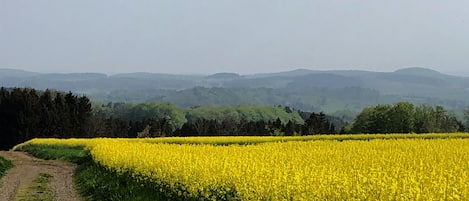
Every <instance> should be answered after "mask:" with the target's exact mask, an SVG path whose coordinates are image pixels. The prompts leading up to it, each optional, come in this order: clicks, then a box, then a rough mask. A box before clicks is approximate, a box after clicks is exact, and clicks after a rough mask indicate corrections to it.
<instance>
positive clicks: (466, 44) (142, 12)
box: [0, 0, 469, 74]
mask: <svg viewBox="0 0 469 201" xmlns="http://www.w3.org/2000/svg"><path fill="white" fill-rule="evenodd" d="M468 9H469V1H467V0H447V1H443V0H290V1H289V0H281V1H280V0H185V1H181V0H167V1H160V0H148V1H143V0H132V1H129V0H47V1H38V0H0V68H19V69H24V70H31V71H40V72H90V71H91V72H105V73H119V72H136V71H147V72H157V73H201V74H207V73H214V72H238V73H242V74H250V73H258V72H277V71H285V70H292V69H296V68H306V69H320V70H326V69H362V70H373V71H394V70H396V69H399V68H403V67H411V66H421V67H428V68H432V69H435V70H439V71H443V72H463V71H464V72H468V71H469V12H468Z"/></svg>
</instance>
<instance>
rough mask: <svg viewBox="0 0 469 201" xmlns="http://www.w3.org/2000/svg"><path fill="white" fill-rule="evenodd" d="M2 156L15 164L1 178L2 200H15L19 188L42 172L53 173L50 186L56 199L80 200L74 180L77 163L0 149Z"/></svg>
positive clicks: (0, 192)
mask: <svg viewBox="0 0 469 201" xmlns="http://www.w3.org/2000/svg"><path fill="white" fill-rule="evenodd" d="M0 156H2V157H4V158H6V159H8V160H10V161H12V162H13V164H15V167H14V168H12V169H10V170H8V171H7V172H6V175H5V176H4V177H3V178H2V179H1V180H0V201H12V200H14V198H15V195H16V192H17V190H18V188H19V187H20V186H25V185H29V184H31V182H33V180H34V179H36V178H37V177H38V176H39V174H40V173H46V174H50V175H52V180H51V182H50V183H49V186H50V188H51V190H52V192H53V194H54V200H58V201H78V200H80V199H79V196H78V194H77V193H76V191H75V189H74V185H73V180H72V175H73V172H74V171H75V168H76V165H75V164H73V163H67V162H61V161H48V160H41V159H37V158H35V157H33V156H31V155H29V154H27V153H24V152H14V151H0Z"/></svg>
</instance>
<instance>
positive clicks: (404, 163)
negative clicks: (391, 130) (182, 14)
mask: <svg viewBox="0 0 469 201" xmlns="http://www.w3.org/2000/svg"><path fill="white" fill-rule="evenodd" d="M468 137H469V135H468V134H425V135H411V134H407V135H342V136H338V135H329V136H308V137H207V138H153V139H150V138H148V139H106V138H97V139H68V140H59V139H35V140H31V141H28V142H26V143H24V144H21V145H18V146H17V147H16V149H18V150H26V151H29V152H32V153H33V154H40V155H42V157H46V158H47V155H54V156H56V157H57V158H61V157H59V155H60V154H61V153H62V152H60V151H59V152H57V151H55V152H54V150H68V153H67V151H64V152H63V153H66V154H63V155H73V153H75V154H76V157H62V159H64V160H75V161H80V160H82V158H86V157H89V159H90V160H92V163H93V165H89V166H87V167H88V169H87V170H82V172H86V171H90V169H93V170H92V171H101V173H102V172H103V171H104V172H105V173H107V174H104V175H105V176H103V177H102V178H98V177H96V176H95V177H91V176H90V175H93V172H89V174H88V175H86V174H81V175H82V176H83V175H84V176H88V178H87V179H86V180H87V182H83V183H82V185H88V186H93V185H94V188H92V187H87V188H84V189H87V190H85V191H86V192H87V193H88V194H100V193H103V192H99V191H103V190H104V191H109V190H112V189H102V188H101V190H100V187H99V186H100V185H101V183H100V182H109V183H112V184H114V186H116V187H115V188H114V187H109V188H114V190H115V191H123V192H121V193H122V195H117V194H116V195H114V196H116V197H115V200H126V199H128V200H132V198H131V197H125V196H126V195H127V196H134V197H140V198H141V199H139V200H145V199H148V200H151V199H152V198H155V197H152V196H145V195H143V194H148V193H150V194H152V193H154V194H155V195H157V196H158V197H159V198H161V199H163V200H168V199H169V200H467V199H469V175H468V173H469V163H467V161H469V149H467V147H469V139H467V138H468ZM41 150H42V151H41ZM44 150H49V151H44ZM39 152H40V153H39ZM46 152H47V153H46ZM69 153H72V154H69ZM52 158H54V157H52ZM77 158H78V159H77ZM80 158H81V159H80ZM94 174H96V173H94ZM78 175H80V173H78ZM106 175H107V176H106ZM103 178H104V179H103ZM100 179H101V181H98V180H100ZM78 180H80V179H78ZM94 180H96V181H94ZM106 180H107V181H106ZM112 180H119V181H118V182H116V181H112ZM98 184H100V185H98ZM126 185H130V186H126ZM108 186H113V185H108ZM119 186H120V187H119ZM139 186H141V188H143V189H144V190H141V189H140V190H139V189H138V188H140V187H139ZM118 188H120V190H116V189H118ZM122 189H123V190H122ZM129 189H130V190H129ZM125 190H128V192H125ZM86 192H85V193H86ZM136 192H142V193H136ZM91 196H93V195H91ZM103 196H105V195H104V194H103ZM95 199H98V198H96V197H95ZM107 199H110V197H107ZM133 200H138V199H133Z"/></svg>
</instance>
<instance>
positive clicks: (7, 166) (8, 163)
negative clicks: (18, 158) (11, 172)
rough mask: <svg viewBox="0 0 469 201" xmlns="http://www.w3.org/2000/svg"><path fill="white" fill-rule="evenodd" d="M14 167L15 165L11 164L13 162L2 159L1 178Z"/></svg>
mask: <svg viewBox="0 0 469 201" xmlns="http://www.w3.org/2000/svg"><path fill="white" fill-rule="evenodd" d="M12 167H13V163H11V161H9V160H7V159H4V158H2V157H0V178H2V177H3V175H5V172H6V171H7V170H8V169H10V168H12Z"/></svg>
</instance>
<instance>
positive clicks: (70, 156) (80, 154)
mask: <svg viewBox="0 0 469 201" xmlns="http://www.w3.org/2000/svg"><path fill="white" fill-rule="evenodd" d="M16 151H24V152H28V153H30V154H31V155H33V156H35V157H37V158H41V159H45V160H60V161H67V162H72V163H76V164H81V163H84V162H86V161H89V160H90V156H89V152H88V151H87V150H85V149H84V147H80V146H76V147H71V146H65V145H47V146H44V145H27V146H21V147H20V148H18V149H17V150H16Z"/></svg>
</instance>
